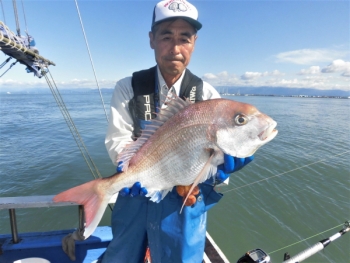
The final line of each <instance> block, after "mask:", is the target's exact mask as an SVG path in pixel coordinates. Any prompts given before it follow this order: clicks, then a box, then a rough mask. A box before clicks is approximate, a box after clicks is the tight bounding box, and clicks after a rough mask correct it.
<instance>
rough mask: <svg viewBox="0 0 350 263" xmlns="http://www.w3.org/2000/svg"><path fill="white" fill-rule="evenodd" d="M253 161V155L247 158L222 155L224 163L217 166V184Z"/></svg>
mask: <svg viewBox="0 0 350 263" xmlns="http://www.w3.org/2000/svg"><path fill="white" fill-rule="evenodd" d="M253 160H254V155H252V156H250V157H247V158H237V157H233V156H231V155H228V154H224V163H223V164H221V165H219V166H218V171H217V173H216V180H217V181H218V182H219V183H222V182H223V181H225V180H226V179H227V178H228V177H229V176H230V174H232V173H234V172H237V171H238V170H240V169H242V168H243V167H244V166H245V165H247V164H248V163H250V162H251V161H253Z"/></svg>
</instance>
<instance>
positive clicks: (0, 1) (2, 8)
mask: <svg viewBox="0 0 350 263" xmlns="http://www.w3.org/2000/svg"><path fill="white" fill-rule="evenodd" d="M0 3H1V10H2V16H3V18H4V22H5V24H6V19H5V11H4V6H3V5H2V0H0Z"/></svg>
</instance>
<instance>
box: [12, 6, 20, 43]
mask: <svg viewBox="0 0 350 263" xmlns="http://www.w3.org/2000/svg"><path fill="white" fill-rule="evenodd" d="M12 3H13V11H14V12H15V20H16V30H17V36H19V37H20V36H21V29H20V26H19V19H18V12H17V4H16V0H12Z"/></svg>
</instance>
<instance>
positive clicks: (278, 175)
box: [222, 150, 350, 194]
mask: <svg viewBox="0 0 350 263" xmlns="http://www.w3.org/2000/svg"><path fill="white" fill-rule="evenodd" d="M348 152H350V150H349V151H345V152H342V153H339V154H336V155H333V156H332V157H337V156H340V155H343V154H346V153H348ZM326 160H327V159H326V158H324V159H321V160H319V161H316V162H313V163H309V164H306V165H303V166H299V167H297V168H295V169H292V170H289V171H287V172H283V173H280V174H277V175H273V176H270V177H267V178H264V179H261V180H258V181H255V182H252V183H249V184H245V185H242V186H239V187H236V188H233V189H230V190H227V191H223V192H222V193H223V194H225V193H228V192H231V191H236V190H238V189H241V188H244V187H247V186H250V185H253V184H256V183H260V182H262V181H267V180H269V179H271V178H274V177H280V176H282V175H285V174H287V173H290V172H293V171H296V170H300V169H303V168H305V167H308V166H311V165H314V164H316V163H322V162H324V161H326Z"/></svg>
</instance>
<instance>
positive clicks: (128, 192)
mask: <svg viewBox="0 0 350 263" xmlns="http://www.w3.org/2000/svg"><path fill="white" fill-rule="evenodd" d="M116 170H117V173H122V172H123V171H122V170H123V162H119V163H118V166H117V169H116ZM147 193H148V191H147V189H146V188H145V187H141V184H140V182H136V183H134V185H133V186H132V187H131V188H128V187H124V188H123V189H121V190H120V191H119V194H120V195H121V196H130V197H134V196H138V195H140V196H145V195H146V194H147Z"/></svg>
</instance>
